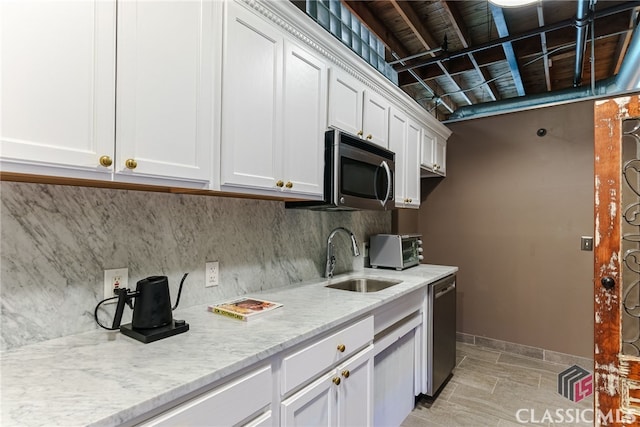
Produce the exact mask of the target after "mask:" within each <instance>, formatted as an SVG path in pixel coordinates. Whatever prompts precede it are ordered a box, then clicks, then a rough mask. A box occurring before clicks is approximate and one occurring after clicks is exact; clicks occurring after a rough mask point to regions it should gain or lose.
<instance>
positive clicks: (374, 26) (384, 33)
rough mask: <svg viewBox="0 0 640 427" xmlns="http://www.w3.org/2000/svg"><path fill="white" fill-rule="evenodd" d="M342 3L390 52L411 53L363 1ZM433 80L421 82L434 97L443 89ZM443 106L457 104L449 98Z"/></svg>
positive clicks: (402, 56) (452, 107) (454, 105)
mask: <svg viewBox="0 0 640 427" xmlns="http://www.w3.org/2000/svg"><path fill="white" fill-rule="evenodd" d="M342 3H343V4H344V5H345V6H346V7H347V8H348V9H349V10H350V11H351V13H353V14H354V15H355V16H356V17H357V18H358V19H359V20H360V22H362V23H363V24H364V25H365V26H366V27H367V28H368V29H369V31H371V32H372V33H373V34H375V35H376V36H377V37H378V38H379V39H380V40H381V41H382V43H384V45H385V46H386V47H387V49H389V50H390V51H391V52H392V54H393V53H395V54H397V55H398V56H399V57H401V58H404V57H407V56H410V55H411V52H409V51H408V50H407V48H406V47H405V46H404V44H403V43H402V42H401V41H400V40H399V39H398V38H397V37H396V36H395V35H394V34H393V32H392V31H391V30H390V29H389V28H388V27H387V26H386V25H385V24H384V23H383V22H382V21H380V20H379V19H378V18H377V17H376V16H375V15H374V14H373V13H372V12H371V10H370V9H369V8H368V7H367V5H366V3H365V2H362V1H356V0H342ZM411 74H415V75H414V77H415V78H419V77H418V76H417V73H411ZM434 83H435V82H432V83H431V84H430V85H427V83H426V82H423V84H424V85H427V90H430V91H431V93H432V94H434V96H435V97H437V98H440V96H441V95H442V94H443V93H444V90H442V88H441V87H440V86H439V85H435V84H434ZM443 101H446V102H444V104H443V106H444V107H446V108H447V110H449V111H450V112H453V111H455V110H456V108H457V105H456V104H455V103H454V102H452V101H451V100H443Z"/></svg>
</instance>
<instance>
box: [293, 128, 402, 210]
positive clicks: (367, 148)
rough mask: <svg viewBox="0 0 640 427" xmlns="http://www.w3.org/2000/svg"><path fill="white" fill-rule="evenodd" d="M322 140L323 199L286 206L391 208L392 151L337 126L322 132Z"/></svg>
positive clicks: (392, 205)
mask: <svg viewBox="0 0 640 427" xmlns="http://www.w3.org/2000/svg"><path fill="white" fill-rule="evenodd" d="M324 143H325V148H324V200H321V201H301V202H286V204H285V206H286V207H287V208H306V209H315V210H359V209H368V210H388V209H393V208H395V202H394V196H393V183H394V174H395V154H394V153H393V151H389V150H387V149H386V148H383V147H380V146H379V145H376V144H373V143H371V142H369V141H365V140H363V139H360V138H358V137H357V136H354V135H350V134H347V133H345V132H342V131H339V130H337V129H330V130H328V131H327V132H326V133H325V137H324Z"/></svg>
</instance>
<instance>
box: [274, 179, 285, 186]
mask: <svg viewBox="0 0 640 427" xmlns="http://www.w3.org/2000/svg"><path fill="white" fill-rule="evenodd" d="M283 185H284V182H283V181H282V180H280V179H279V180H278V182H276V187H280V188H282V186H283Z"/></svg>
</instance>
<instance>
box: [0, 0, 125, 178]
mask: <svg viewBox="0 0 640 427" xmlns="http://www.w3.org/2000/svg"><path fill="white" fill-rule="evenodd" d="M115 14H116V2H115V0H95V1H89V0H87V1H31V0H21V1H5V2H3V3H2V13H1V14H0V15H1V18H0V19H1V21H0V28H1V30H0V31H1V34H0V37H1V38H0V39H1V40H2V71H1V75H2V104H3V107H4V108H2V114H1V117H0V120H1V123H2V126H1V129H2V130H1V136H0V159H2V161H3V169H4V170H7V168H6V166H7V165H8V166H9V168H8V169H11V170H13V167H18V168H17V170H16V171H26V172H27V173H31V172H33V173H38V172H42V171H37V170H29V169H28V166H29V165H32V166H34V167H38V166H61V167H62V168H61V169H60V171H61V172H60V173H57V174H63V175H66V176H79V175H76V174H75V172H73V171H72V170H76V171H85V172H88V173H95V172H102V173H103V174H104V177H105V178H108V177H109V175H107V174H110V173H111V171H112V167H104V166H100V162H99V159H100V157H101V156H109V157H113V141H114V105H115V74H114V69H115V29H116V15H115ZM21 167H23V168H22V169H21ZM63 168H64V169H63ZM52 170H55V168H53V169H52ZM51 174H53V175H55V174H56V173H55V172H52V173H51ZM97 175H98V176H99V174H97Z"/></svg>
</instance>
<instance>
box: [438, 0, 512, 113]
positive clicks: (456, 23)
mask: <svg viewBox="0 0 640 427" xmlns="http://www.w3.org/2000/svg"><path fill="white" fill-rule="evenodd" d="M441 4H442V8H443V9H444V11H445V12H446V14H447V16H448V17H449V22H451V28H453V31H454V32H455V33H456V35H457V36H458V39H460V42H461V43H462V46H463V47H464V48H467V47H469V46H470V40H471V37H470V36H469V32H468V31H467V26H466V25H465V23H464V19H463V18H462V14H461V13H460V11H459V10H458V6H456V4H455V2H453V1H442V3H441ZM467 56H468V57H469V60H470V61H471V64H472V65H473V68H474V69H475V70H476V72H477V73H478V74H480V77H481V78H482V80H483V81H484V82H487V81H488V80H491V76H490V75H489V73H488V72H487V71H486V70H483V69H482V68H480V65H479V64H478V61H476V59H475V57H474V56H473V54H472V53H470V54H468V55H467ZM449 71H451V68H449ZM483 86H484V88H485V90H486V91H487V93H488V94H489V97H490V98H491V99H492V100H494V101H497V100H498V97H497V96H496V94H497V93H500V92H499V91H498V87H497V86H496V84H495V83H493V82H491V83H485V84H484V85H483Z"/></svg>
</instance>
